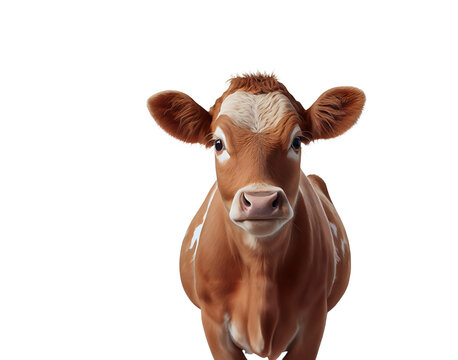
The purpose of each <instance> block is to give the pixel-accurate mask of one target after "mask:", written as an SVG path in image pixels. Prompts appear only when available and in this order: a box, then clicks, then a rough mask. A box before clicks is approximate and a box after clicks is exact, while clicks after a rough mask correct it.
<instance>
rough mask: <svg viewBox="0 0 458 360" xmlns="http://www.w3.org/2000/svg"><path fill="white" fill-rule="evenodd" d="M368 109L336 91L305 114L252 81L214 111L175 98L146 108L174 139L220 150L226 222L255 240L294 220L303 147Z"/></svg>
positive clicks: (234, 84) (265, 83)
mask: <svg viewBox="0 0 458 360" xmlns="http://www.w3.org/2000/svg"><path fill="white" fill-rule="evenodd" d="M364 102H365V96H364V93H363V92H362V91H361V90H359V89H356V88H353V87H338V88H333V89H331V90H328V91H326V92H325V93H324V94H322V95H321V96H320V97H319V98H318V100H317V101H316V102H315V103H314V104H313V105H312V106H311V107H310V108H309V109H307V110H305V109H304V108H303V107H302V105H301V104H300V103H299V102H298V101H296V100H295V99H294V98H293V96H292V95H291V94H289V92H288V91H287V89H286V87H285V86H284V85H283V84H281V83H280V82H278V81H277V79H276V78H275V77H274V76H266V75H247V76H243V77H236V78H233V79H231V83H230V86H229V88H228V90H227V91H226V92H225V93H224V94H223V95H222V96H221V97H220V98H219V99H218V100H217V101H216V103H215V105H214V106H213V107H212V108H211V109H210V111H206V110H205V109H203V108H202V107H201V106H199V105H198V104H197V103H196V102H195V101H194V100H192V99H191V98H190V97H189V96H188V95H186V94H183V93H180V92H176V91H165V92H161V93H158V94H156V95H153V96H152V97H150V98H149V99H148V108H149V110H150V112H151V115H152V116H153V117H154V119H155V120H156V121H157V123H158V124H159V125H160V126H161V127H162V128H163V129H164V130H165V131H167V132H168V133H169V134H170V135H172V136H174V137H176V138H177V139H179V140H182V141H185V142H189V143H201V144H203V145H205V146H207V147H210V146H212V147H213V148H214V152H215V162H216V175H217V183H218V189H219V192H220V194H221V197H222V200H223V203H224V206H225V208H226V210H227V213H228V216H229V217H230V219H231V220H232V222H233V223H234V224H236V225H238V226H239V227H241V228H242V229H244V230H246V231H247V232H248V233H250V234H251V235H254V236H256V237H266V236H271V235H273V234H275V233H276V232H277V231H278V230H279V229H281V228H282V226H283V225H284V224H286V223H287V222H288V221H289V220H290V219H291V218H292V217H293V216H294V209H295V205H296V200H297V197H298V193H299V179H300V159H301V144H307V143H309V142H310V141H313V140H317V139H327V138H332V137H335V136H338V135H340V134H342V133H344V132H345V131H347V130H348V129H349V128H350V127H351V126H352V125H353V124H354V123H355V122H356V120H357V119H358V117H359V115H360V114H361V111H362V108H363V105H364Z"/></svg>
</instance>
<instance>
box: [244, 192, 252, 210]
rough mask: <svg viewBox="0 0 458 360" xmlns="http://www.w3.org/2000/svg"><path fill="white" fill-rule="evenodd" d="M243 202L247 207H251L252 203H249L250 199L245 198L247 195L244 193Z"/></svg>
mask: <svg viewBox="0 0 458 360" xmlns="http://www.w3.org/2000/svg"><path fill="white" fill-rule="evenodd" d="M242 201H243V204H244V205H245V206H247V207H250V206H251V203H250V202H249V201H248V199H247V198H246V197H245V194H244V193H242Z"/></svg>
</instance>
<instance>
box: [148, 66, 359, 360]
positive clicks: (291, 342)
mask: <svg viewBox="0 0 458 360" xmlns="http://www.w3.org/2000/svg"><path fill="white" fill-rule="evenodd" d="M364 102H365V96H364V93H363V92H362V91H361V90H359V89H356V88H353V87H338V88H334V89H331V90H328V91H326V92H325V93H324V94H323V95H321V96H320V97H319V98H318V100H317V101H316V102H315V103H314V104H313V105H312V106H311V107H310V108H309V109H308V110H305V109H304V108H303V107H302V105H301V104H300V103H299V102H298V101H296V100H295V99H294V98H293V96H292V95H291V94H290V93H289V92H288V91H287V90H286V87H285V86H284V85H283V84H281V83H280V82H278V81H277V79H276V78H275V77H274V76H267V75H260V74H257V75H246V76H243V77H236V78H233V79H231V82H230V86H229V88H228V90H227V91H226V92H225V93H224V94H223V95H222V96H221V97H220V98H219V99H218V100H217V101H216V103H215V105H214V106H213V107H212V108H211V109H210V111H208V112H207V111H206V110H204V109H203V108H202V107H200V106H199V105H198V104H197V103H196V102H194V101H193V100H192V99H191V98H190V97H189V96H187V95H186V94H183V93H180V92H176V91H165V92H161V93H158V94H156V95H154V96H152V97H151V98H150V99H149V100H148V108H149V110H150V112H151V114H152V116H153V117H154V118H155V119H156V121H157V122H158V124H159V125H160V126H161V127H162V128H163V129H164V130H165V131H167V132H168V133H169V134H170V135H172V136H174V137H176V138H178V139H180V140H182V141H185V142H190V143H201V144H204V145H206V146H207V147H209V146H213V147H214V148H215V162H216V175H217V181H216V183H215V184H214V185H213V187H212V188H211V189H210V192H209V193H208V195H207V197H206V199H205V201H204V203H203V204H202V206H201V207H200V209H199V211H198V212H197V214H196V215H195V217H194V219H193V220H192V222H191V224H190V226H189V228H188V231H187V233H186V236H185V238H184V241H183V245H182V249H181V258H180V271H181V280H182V283H183V287H184V289H185V291H186V294H187V295H188V297H189V299H190V300H191V301H192V302H193V303H194V304H195V305H196V306H197V307H199V308H200V309H201V312H202V322H203V326H204V330H205V335H206V337H207V341H208V344H209V346H210V350H211V352H212V354H213V357H214V358H215V359H246V357H245V356H244V352H246V353H255V354H257V355H259V356H261V357H268V358H269V359H271V360H273V359H277V357H278V356H279V355H280V354H281V353H282V352H283V351H287V352H288V353H287V355H286V357H285V359H290V360H293V359H315V358H316V354H317V352H318V348H319V345H320V342H321V338H322V335H323V330H324V326H325V322H326V315H327V312H328V311H329V310H330V309H332V308H333V307H334V305H336V303H337V302H338V301H339V299H340V298H341V297H342V295H343V293H344V292H345V289H346V288H347V284H348V280H349V276H350V249H349V246H348V240H347V235H346V233H345V229H344V227H343V225H342V222H341V220H340V218H339V216H338V215H337V211H336V209H335V208H334V205H333V204H332V201H331V199H330V197H329V193H328V190H327V188H326V184H325V183H324V181H323V180H322V179H321V178H319V177H318V176H316V175H309V176H305V175H304V173H303V172H302V171H301V169H300V159H301V143H305V144H307V143H309V142H310V141H313V140H316V139H327V138H332V137H335V136H338V135H340V134H342V133H344V132H345V131H346V130H348V129H349V128H350V127H351V126H352V125H353V124H354V123H355V122H356V120H357V119H358V117H359V116H360V114H361V111H362V109H363V105H364Z"/></svg>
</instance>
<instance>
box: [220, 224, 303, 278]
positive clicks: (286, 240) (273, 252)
mask: <svg viewBox="0 0 458 360" xmlns="http://www.w3.org/2000/svg"><path fill="white" fill-rule="evenodd" d="M293 221H294V218H293V219H291V221H289V222H288V223H287V224H285V225H284V226H283V227H282V228H281V229H280V230H279V231H278V232H277V233H276V234H274V235H273V236H271V237H262V238H255V237H253V236H252V235H249V234H248V233H247V232H246V231H245V230H243V229H241V228H240V227H238V226H237V225H235V224H234V223H233V222H232V221H231V220H230V218H229V216H227V219H226V225H227V227H228V228H229V229H228V230H229V231H228V234H229V236H228V237H227V241H228V242H229V246H230V248H231V249H232V252H233V254H234V256H235V257H236V258H237V259H238V261H239V262H240V265H242V267H241V268H242V269H245V270H244V272H245V274H244V275H246V276H248V277H254V278H257V277H259V276H262V277H266V278H267V279H270V280H274V279H275V277H276V274H277V272H278V268H279V266H280V265H281V264H282V263H283V262H284V259H285V257H286V255H287V252H288V249H289V246H290V242H291V232H292V226H293Z"/></svg>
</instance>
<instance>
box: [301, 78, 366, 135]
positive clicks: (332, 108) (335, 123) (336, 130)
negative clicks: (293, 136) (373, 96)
mask: <svg viewBox="0 0 458 360" xmlns="http://www.w3.org/2000/svg"><path fill="white" fill-rule="evenodd" d="M365 101H366V97H365V95H364V93H363V92H362V91H361V90H359V89H357V88H354V87H348V86H345V87H336V88H333V89H330V90H328V91H326V92H325V93H323V94H322V95H321V96H320V97H319V98H318V100H317V101H315V103H314V104H313V105H312V106H311V107H310V108H309V109H308V110H307V111H306V123H307V124H306V126H305V127H306V129H304V130H306V131H307V132H309V133H310V134H311V137H312V140H317V139H329V138H333V137H336V136H339V135H341V134H343V133H344V132H345V131H347V130H348V129H350V128H351V127H352V126H353V124H355V123H356V120H358V118H359V116H360V115H361V112H362V111H363V106H364V103H365Z"/></svg>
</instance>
